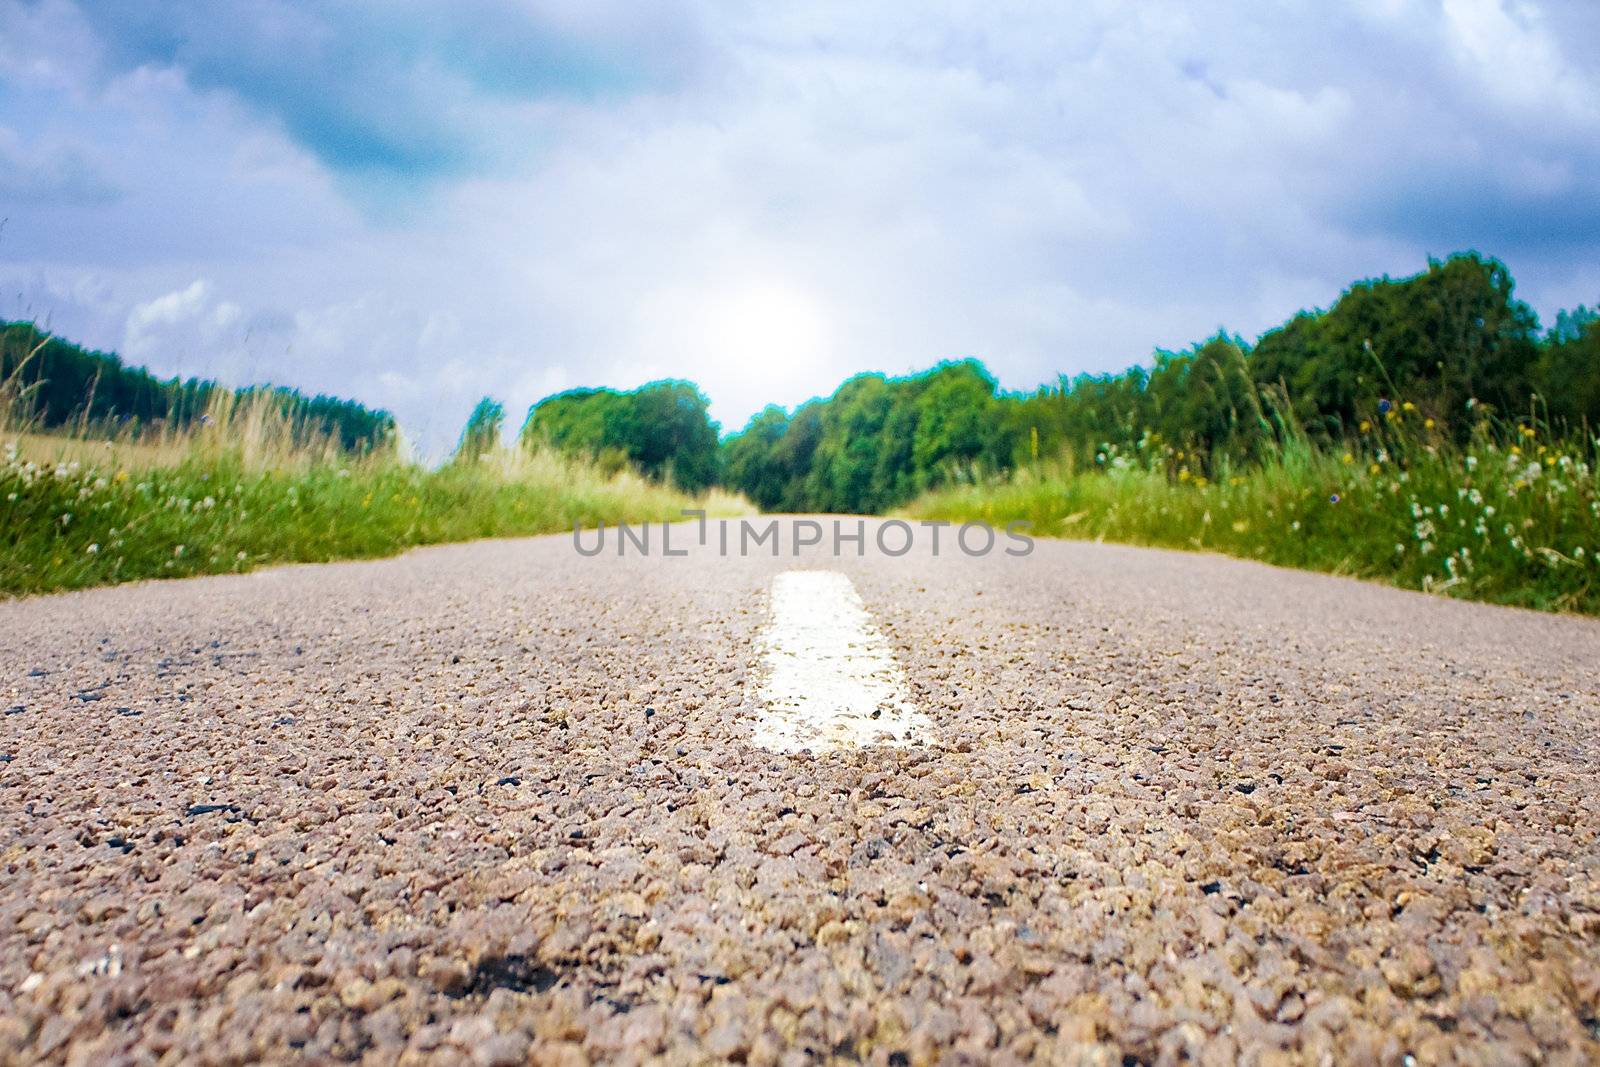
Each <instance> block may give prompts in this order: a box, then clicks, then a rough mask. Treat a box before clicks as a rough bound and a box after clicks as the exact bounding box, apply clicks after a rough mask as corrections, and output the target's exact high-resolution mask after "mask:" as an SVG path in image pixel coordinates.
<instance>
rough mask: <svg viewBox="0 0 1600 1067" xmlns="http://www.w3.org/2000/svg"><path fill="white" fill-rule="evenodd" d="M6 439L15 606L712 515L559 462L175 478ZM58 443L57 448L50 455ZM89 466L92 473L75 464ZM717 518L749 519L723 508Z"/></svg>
mask: <svg viewBox="0 0 1600 1067" xmlns="http://www.w3.org/2000/svg"><path fill="white" fill-rule="evenodd" d="M18 440H19V438H18V435H12V436H11V437H9V438H8V437H0V447H4V448H5V450H6V451H5V457H4V464H3V466H0V594H26V593H42V592H50V591H55V590H63V589H78V588H83V587H87V586H95V585H106V584H110V583H115V582H125V581H131V580H135V579H140V578H166V577H180V576H185V575H194V574H218V573H226V572H233V571H244V570H249V569H250V568H252V567H256V566H260V565H262V564H267V563H280V562H311V561H325V560H335V559H348V558H358V557H371V556H384V555H390V554H393V553H395V552H398V551H400V550H402V549H405V548H409V547H411V546H414V545H425V544H435V543H439V542H446V541H465V540H471V539H474V538H480V537H505V536H518V535H526V534H539V533H550V532H553V531H559V530H563V529H566V530H570V529H571V528H572V524H573V523H574V522H581V523H583V524H585V525H587V526H593V525H594V524H596V523H599V522H602V521H604V522H607V523H614V522H617V521H619V520H622V521H631V522H640V521H659V520H667V519H677V518H679V517H680V516H679V512H680V510H681V509H683V508H686V507H697V506H698V507H705V506H707V501H705V500H700V501H698V502H697V501H696V500H695V499H693V498H691V497H688V496H686V495H684V494H682V493H678V492H676V491H673V490H672V489H669V488H666V487H664V486H661V485H658V484H655V483H653V482H649V481H646V480H644V479H642V478H639V477H637V476H636V475H633V474H631V473H621V474H606V473H603V472H601V471H600V470H598V469H597V468H595V467H594V466H593V465H590V464H585V463H582V462H579V461H576V460H572V459H568V458H565V457H561V456H557V455H554V454H551V453H536V454H527V453H523V452H520V451H518V452H504V453H501V454H498V455H491V456H489V457H486V458H485V459H484V460H481V461H479V462H477V463H472V464H450V465H446V466H445V467H442V468H439V469H428V468H425V467H422V466H418V465H416V464H413V463H408V462H404V461H402V460H399V459H397V458H394V457H388V456H382V457H368V458H363V459H355V458H351V457H343V458H342V459H341V458H340V457H338V456H334V455H327V454H319V455H304V454H298V455H297V454H288V455H285V454H279V455H276V456H270V457H268V458H267V459H265V460H262V459H259V458H257V459H255V460H252V459H251V458H250V457H249V456H247V454H246V451H245V449H243V448H242V447H229V446H228V445H226V444H225V443H218V442H213V443H211V444H207V445H203V446H202V445H200V444H196V445H194V446H193V447H190V448H188V449H187V450H186V451H184V452H183V453H182V454H181V458H180V459H178V461H177V462H175V463H173V464H171V465H165V466H161V465H157V466H151V465H149V464H148V463H141V462H139V459H140V457H139V456H138V455H136V454H132V453H133V452H134V450H133V449H125V451H128V452H129V453H130V455H128V456H127V457H126V460H125V461H120V460H119V458H118V449H117V447H116V446H115V445H112V446H110V447H109V448H103V449H102V448H101V447H96V448H93V449H86V448H85V446H84V444H83V442H81V441H80V442H69V441H64V442H63V445H62V450H63V453H64V454H63V455H62V456H61V458H59V459H51V458H50V457H48V456H45V455H42V454H41V449H40V447H39V443H40V441H41V438H39V437H38V436H37V435H36V436H34V437H33V438H31V445H32V447H31V448H30V449H29V451H28V452H26V453H25V452H23V451H21V450H20V449H19V447H18ZM45 440H47V439H45ZM67 455H87V456H88V457H90V458H66V457H67ZM709 503H710V509H711V510H712V511H713V513H717V512H721V513H729V512H737V511H738V510H740V507H741V504H742V502H741V501H739V500H737V499H736V498H727V497H717V498H714V499H712V500H711V501H710V502H709Z"/></svg>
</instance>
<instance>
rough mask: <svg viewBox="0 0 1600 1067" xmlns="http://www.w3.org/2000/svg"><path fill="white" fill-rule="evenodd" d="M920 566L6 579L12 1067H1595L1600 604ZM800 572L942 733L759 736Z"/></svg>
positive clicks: (475, 552) (417, 562)
mask: <svg viewBox="0 0 1600 1067" xmlns="http://www.w3.org/2000/svg"><path fill="white" fill-rule="evenodd" d="M1002 544H1004V542H1002ZM928 547H929V546H928V545H927V543H926V540H925V539H924V540H921V541H919V545H918V548H917V549H916V550H915V551H913V552H912V553H911V554H909V555H907V556H905V557H902V558H885V557H883V556H881V555H879V554H878V553H877V552H876V551H875V550H874V549H873V547H872V546H871V544H870V536H869V544H868V548H867V552H868V555H867V556H866V558H864V559H858V558H856V557H855V556H854V555H853V554H847V555H846V556H845V557H844V558H842V559H839V558H834V557H833V555H832V553H831V550H830V551H828V552H826V553H813V554H809V555H804V556H802V557H801V558H799V559H795V558H793V557H791V556H790V555H788V552H789V547H788V545H787V544H785V545H784V551H785V555H784V556H783V557H782V558H780V559H772V558H770V557H768V556H762V557H759V558H749V559H740V558H721V557H720V556H718V555H716V554H714V553H711V552H709V551H697V552H696V553H695V554H693V555H691V556H690V557H689V558H673V559H664V558H661V557H659V556H655V557H652V558H643V559H641V558H637V557H636V556H633V555H630V557H629V558H626V559H620V560H619V559H617V558H615V556H614V555H611V554H610V552H609V550H608V553H607V555H605V556H602V557H596V558H593V559H586V558H582V557H580V556H579V555H578V554H577V553H576V552H575V551H574V549H573V544H572V539H571V537H570V536H561V537H552V538H541V539H532V540H522V541H505V542H484V543H478V544H472V545H463V546H452V547H443V548H432V549H426V550H421V551H417V552H413V553H410V554H408V555H406V556H403V557H400V558H397V559H393V560H386V561H379V562H362V563H347V564H335V565H328V566H303V567H288V568H280V569H274V570H269V571H264V572H261V573H258V574H254V575H247V576H238V577H223V578H206V579H195V580H190V581H181V582H166V583H155V584H145V585H137V586H127V587H122V588H116V589H106V590H100V591H94V592H88V593H81V594H71V595H65V596H56V597H45V598H39V599H33V600H25V601H20V602H12V603H8V604H0V684H3V685H4V687H5V692H4V694H3V697H0V703H3V704H4V705H5V706H6V707H7V708H8V709H9V710H7V712H6V714H5V715H4V716H3V717H0V755H3V760H4V762H0V830H3V833H0V1060H3V1061H4V1062H7V1063H30V1062H65V1063H82V1064H93V1065H95V1067H107V1065H113V1064H120V1063H141V1062H157V1061H159V1062H168V1063H179V1062H182V1063H189V1062H197V1063H198V1062H214V1063H245V1062H252V1061H259V1060H269V1061H298V1060H309V1061H316V1062H334V1061H345V1060H361V1061H367V1062H373V1063H388V1062H402V1063H417V1062H459V1063H470V1064H493V1065H510V1064H519V1063H523V1062H537V1063H554V1064H565V1063H583V1062H606V1061H616V1062H637V1061H651V1060H653V1061H657V1062H664V1063H702V1062H724V1061H732V1062H744V1063H750V1064H766V1063H813V1062H853V1061H862V1062H867V1063H875V1064H923V1063H933V1062H945V1063H963V1062H964V1063H1008V1062H1019V1061H1027V1060H1035V1061H1040V1062H1052V1063H1054V1062H1059V1063H1076V1062H1083V1063H1107V1064H1113V1065H1117V1064H1132V1063H1170V1062H1178V1061H1181V1060H1185V1059H1187V1060H1190V1061H1198V1062H1201V1063H1208V1064H1210V1063H1215V1064H1227V1063H1234V1062H1246V1063H1261V1064H1275V1063H1368V1062H1371V1063H1393V1064H1408V1063H1411V1062H1415V1063H1418V1064H1433V1063H1447V1062H1461V1063H1475V1064H1476V1063H1481V1064H1512V1063H1534V1062H1549V1063H1572V1064H1577V1063H1593V1062H1596V1061H1597V1060H1600V847H1597V844H1596V833H1597V830H1600V784H1597V783H1600V624H1597V623H1596V622H1595V621H1593V620H1584V619H1575V618H1561V617H1554V616H1544V615H1537V614H1532V613H1526V612H1519V611H1513V610H1507V609H1501V608H1494V607H1486V606H1481V605H1473V604H1466V603H1457V602H1452V601H1448V600H1443V599H1436V598H1429V597H1426V596H1422V595H1419V594H1414V593H1408V592H1402V591H1396V590H1391V589H1387V588H1381V587H1378V586H1374V585H1367V584H1361V583H1357V582H1352V581H1346V580H1342V579H1337V578H1331V577H1324V576H1318V575H1312V574H1304V573H1297V572H1291V571H1283V570H1277V569H1272V568H1268V567H1263V566H1259V565H1255V564H1251V563H1247V562H1240V561H1236V560H1228V559H1220V558H1213V557H1208V556H1202V555H1185V554H1177V553H1168V552H1158V551H1149V550H1140V549H1134V548H1125V547H1114V546H1101V545H1093V544H1082V543H1051V542H1043V541H1041V542H1039V544H1038V547H1037V549H1036V551H1035V552H1034V553H1033V554H1032V555H1031V556H1028V557H1025V558H1013V557H1007V556H1005V555H1003V554H1002V553H1001V552H1000V551H999V549H998V548H997V549H996V551H995V552H994V553H993V554H992V555H990V556H987V557H984V558H978V559H968V558H964V557H963V556H961V555H960V554H959V553H956V552H953V551H952V550H951V547H950V545H949V544H948V543H946V544H944V545H942V546H941V547H942V549H943V551H942V553H941V555H940V557H939V558H937V559H935V558H932V557H931V556H930V554H929V551H928ZM846 551H847V553H853V551H854V550H853V547H851V546H846ZM796 568H802V569H804V568H811V569H826V570H834V571H838V572H842V573H843V574H844V575H846V576H847V577H848V578H849V579H850V584H851V585H853V587H854V589H855V591H856V592H857V593H858V594H859V597H860V603H861V605H862V606H863V607H864V609H865V610H864V612H858V614H860V615H861V616H862V618H870V621H871V625H872V626H873V627H875V631H876V634H877V635H878V636H879V637H880V638H881V641H882V643H883V645H884V646H885V647H886V648H887V649H888V650H889V651H890V653H891V654H892V658H893V660H894V661H896V663H897V664H898V670H899V671H900V672H903V673H902V674H901V675H899V676H898V677H903V684H904V686H905V687H906V689H907V690H908V696H909V701H910V704H911V705H914V707H915V716H911V714H910V712H907V713H906V716H907V717H906V721H907V722H912V721H921V720H920V718H919V717H922V716H925V717H926V723H927V725H926V727H925V728H924V729H923V732H922V733H921V734H919V735H917V736H915V737H914V738H912V739H911V740H910V741H909V743H905V744H902V745H899V746H885V745H877V744H868V745H866V746H865V747H850V746H844V747H839V748H836V749H834V750H832V751H828V752H825V753H822V754H817V753H815V752H797V753H785V752H782V751H773V750H770V749H768V748H763V747H760V745H758V744H756V743H755V742H756V735H757V730H758V725H759V724H760V722H761V721H762V717H763V715H764V714H765V710H764V707H763V700H762V697H761V692H762V688H761V677H760V676H761V672H762V670H763V667H762V662H763V660H762V656H763V651H762V650H763V648H766V647H768V646H767V645H766V644H764V642H766V641H767V640H768V639H767V638H764V637H763V631H764V627H767V626H768V616H769V603H770V601H769V598H770V596H771V590H772V588H773V582H774V579H775V577H776V576H777V575H779V574H780V573H782V572H784V571H788V570H793V569H796ZM830 581H833V580H830ZM796 589H797V590H798V592H796V593H795V596H796V597H797V598H798V599H796V601H795V602H796V603H798V604H800V609H799V610H802V611H811V610H812V609H811V608H810V607H808V606H807V605H812V604H814V602H815V597H816V596H823V595H829V596H832V595H840V596H844V595H849V589H848V587H847V586H844V585H840V586H838V587H837V588H835V587H832V586H829V587H826V588H824V587H823V586H815V587H810V586H796ZM813 594H815V596H813ZM806 597H811V598H812V599H811V600H806V599H805V598H806ZM812 614H813V615H814V614H815V612H814V611H813V612H812ZM807 617H809V616H807ZM802 621H804V620H802ZM880 651H881V650H880ZM897 684H898V683H897Z"/></svg>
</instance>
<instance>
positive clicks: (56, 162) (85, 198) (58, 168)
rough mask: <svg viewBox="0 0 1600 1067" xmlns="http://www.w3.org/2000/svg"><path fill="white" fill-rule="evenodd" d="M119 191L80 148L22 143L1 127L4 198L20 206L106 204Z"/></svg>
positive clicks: (1, 191)
mask: <svg viewBox="0 0 1600 1067" xmlns="http://www.w3.org/2000/svg"><path fill="white" fill-rule="evenodd" d="M118 195H119V194H118V190H117V188H116V186H114V185H113V184H112V183H111V182H110V180H108V179H107V178H106V177H105V175H104V174H103V173H102V172H101V170H100V168H99V167H97V166H96V165H95V164H94V163H92V162H91V161H90V160H89V158H88V157H87V156H86V155H85V154H84V153H83V152H82V151H81V150H79V149H78V148H77V147H75V146H71V145H52V146H38V145H27V144H24V143H23V142H22V138H21V137H20V136H18V134H17V132H16V131H15V130H9V129H6V128H5V127H3V126H0V201H4V202H6V203H9V204H16V205H37V204H68V205H73V206H83V205H90V204H105V203H108V202H110V201H113V200H115V199H116V198H117V196H118Z"/></svg>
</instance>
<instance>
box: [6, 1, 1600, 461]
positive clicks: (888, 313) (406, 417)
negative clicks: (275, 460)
mask: <svg viewBox="0 0 1600 1067" xmlns="http://www.w3.org/2000/svg"><path fill="white" fill-rule="evenodd" d="M1596 40H1600V4H1595V3H1594V2H1593V0H1539V2H1535V0H1349V2H1346V3H1340V4H1328V3H1325V2H1322V0H1275V2H1273V3H1260V2H1257V0H1237V2H1224V0H1198V2H1197V0H1143V2H1140V3H1136V4H1135V3H1124V2H1111V0H1083V2H1079V3H1074V4H1070V5H1066V4H1038V3H1033V4H1013V3H1009V2H1007V0H982V2H976V0H974V2H941V0H925V2H918V3H887V2H885V3H874V4H861V3H859V2H854V0H851V2H838V3H834V2H829V0H822V2H813V3H806V4H770V3H732V2H720V0H656V2H652V3H649V4H640V3H614V2H612V0H549V2H545V0H454V2H452V3H450V4H448V5H442V4H436V3H423V2H420V0H384V2H381V3H379V2H373V3H354V2H333V0H329V2H309V0H303V2H294V0H213V2H209V3H207V4H204V5H201V4H192V5H190V4H183V5H174V4H158V3H155V2H142V0H100V2H94V3H90V2H74V0H0V217H3V218H4V224H3V227H0V317H3V318H13V319H16V318H26V319H32V320H36V321H38V322H40V323H41V324H43V325H47V326H48V327H49V328H50V329H52V330H53V331H55V332H57V333H58V334H60V335H62V336H64V337H67V338H68V339H71V340H75V341H79V342H81V343H84V344H86V345H90V346H93V347H97V348H101V349H106V350H114V351H117V352H119V353H120V354H121V355H122V356H123V357H124V358H125V359H126V360H127V361H128V362H130V363H134V364H140V365H145V366H148V367H149V368H150V369H151V370H152V371H155V372H156V373H158V374H161V375H163V376H166V375H171V374H182V375H184V376H189V375H199V376H209V377H216V378H219V379H221V380H223V381H225V382H228V383H230V384H234V385H242V384H247V383H251V382H259V381H272V382H277V383H282V384H288V385H293V386H296V387H298V388H301V389H303V390H306V391H310V392H326V393H333V394H338V395H342V396H349V397H354V398H356V399H358V400H361V401H362V402H364V403H367V404H370V405H374V406H380V407H384V408H387V409H389V410H391V411H393V412H394V413H395V415H396V416H397V417H398V419H399V421H400V424H401V426H402V428H403V430H404V431H405V433H406V435H407V438H408V439H409V440H410V441H412V442H413V443H414V444H415V445H416V446H417V447H418V448H419V449H420V451H421V452H422V453H424V454H429V455H440V454H443V452H444V451H446V450H448V448H449V447H450V445H451V444H452V443H453V442H454V440H455V438H456V436H457V435H458V433H459V431H460V428H461V426H462V424H463V422H464V421H465V419H466V417H467V414H468V412H469V411H470V410H471V408H472V406H473V404H474V403H475V401H476V400H477V399H478V398H479V397H480V396H484V395H492V396H493V397H495V398H496V399H499V400H501V401H502V402H504V403H505V405H506V408H507V410H508V412H509V413H510V420H511V422H512V423H513V425H516V424H520V422H521V419H522V417H523V415H524V413H525V412H526V410H527V408H528V406H529V405H530V404H531V403H533V402H535V401H536V400H538V399H539V398H540V397H543V396H545V395H548V394H550V393H553V392H557V391H560V390H562V389H568V388H573V387H577V386H585V385H609V386H615V387H619V388H627V387H632V386H636V385H639V384H641V383H643V382H646V381H650V380H653V379H657V378H663V377H680V378H688V379H691V380H693V381H695V382H697V383H698V384H699V385H700V386H701V387H702V388H703V389H704V390H705V392H706V394H707V395H708V396H709V397H710V399H711V411H712V415H713V417H714V418H716V419H717V420H718V421H719V422H720V423H721V424H722V427H723V429H724V431H732V430H735V429H738V428H740V427H741V426H742V425H743V424H744V423H745V421H746V420H748V418H749V417H750V416H751V415H752V414H753V413H754V412H755V411H757V410H758V409H760V408H761V407H762V406H764V405H765V404H767V403H779V404H782V405H784V406H791V407H792V406H793V405H795V404H797V403H799V402H801V401H804V400H806V399H808V398H810V397H812V396H816V395H823V394H826V393H829V392H831V391H832V390H833V389H834V388H835V387H836V386H837V385H838V383H839V382H840V381H842V380H843V379H844V378H846V377H848V376H849V375H851V374H853V373H856V372H858V371H861V370H881V371H886V372H890V373H903V372H906V371H911V370H916V369H921V368H924V367H927V366H930V365H932V364H933V363H935V362H937V361H939V360H941V359H946V358H954V357H962V356H977V357H978V358H980V359H982V360H983V361H984V362H985V363H986V364H987V365H988V366H989V368H990V369H991V371H993V372H994V374H995V375H996V376H997V377H998V378H999V380H1000V383H1001V385H1002V386H1003V387H1005V388H1008V389H1028V388H1032V387H1034V386H1036V385H1039V384H1041V383H1045V382H1054V381H1055V380H1056V379H1057V376H1058V375H1060V374H1063V373H1065V374H1076V373H1079V372H1101V371H1108V370H1120V369H1122V368H1124V367H1127V366H1129V365H1131V364H1133V363H1136V362H1140V361H1144V360H1148V359H1149V358H1150V356H1151V353H1152V352H1153V351H1154V350H1155V349H1157V348H1168V349H1176V348H1182V347H1184V346H1187V345H1189V344H1191V343H1193V342H1195V341H1198V340H1201V339H1203V338H1204V337H1206V336H1209V335H1211V334H1213V333H1215V332H1216V330H1217V329H1219V328H1224V329H1226V330H1228V331H1229V332H1234V333H1239V334H1242V335H1244V336H1245V337H1246V338H1247V339H1254V337H1256V336H1257V335H1259V334H1260V333H1261V332H1262V331H1263V330H1265V329H1268V328H1270V327H1271V326H1273V325H1276V324H1277V323H1280V322H1282V321H1283V320H1285V319H1286V318H1288V317H1289V316H1291V315H1292V314H1294V313H1295V312H1296V311H1298V310H1299V309H1301V308H1308V307H1326V306H1327V305H1328V304H1330V303H1332V301H1333V300H1334V299H1336V298H1337V296H1338V294H1339V292H1340V291H1341V289H1343V288H1344V287H1345V286H1347V285H1348V284H1349V283H1350V282H1351V281H1353V280H1355V279H1357V278H1364V277H1373V276H1378V275H1383V274H1391V275H1396V276H1399V275H1405V274H1410V273H1414V272H1416V271H1418V270H1420V269H1422V268H1423V267H1424V266H1425V265H1426V262H1427V258H1428V257H1429V256H1436V257H1442V256H1445V255H1448V254H1450V253H1451V252H1454V251H1457V250H1463V249H1478V250H1481V251H1482V252H1484V253H1486V254H1490V255H1494V256H1497V257H1499V258H1501V259H1502V260H1504V261H1505V262H1506V263H1507V264H1508V265H1509V266H1510V268H1511V270H1512V272H1513V274H1514V275H1515V277H1516V278H1517V281H1518V294H1519V295H1520V296H1521V297H1522V298H1523V299H1524V300H1526V301H1528V302H1529V303H1530V304H1532V305H1533V307H1534V308H1535V309H1536V310H1537V311H1538V312H1539V314H1540V317H1541V319H1542V320H1543V321H1545V322H1546V323H1549V322H1551V321H1552V320H1553V319H1554V316H1555V312H1556V311H1557V310H1558V309H1560V308H1565V307H1571V306H1574V305H1577V304H1579V303H1586V304H1591V305H1593V304H1595V303H1596V302H1600V49H1596V48H1595V47H1594V45H1593V43H1594V42H1595V41H1596Z"/></svg>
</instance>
